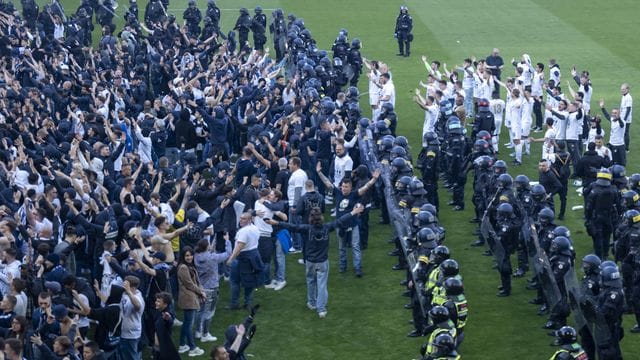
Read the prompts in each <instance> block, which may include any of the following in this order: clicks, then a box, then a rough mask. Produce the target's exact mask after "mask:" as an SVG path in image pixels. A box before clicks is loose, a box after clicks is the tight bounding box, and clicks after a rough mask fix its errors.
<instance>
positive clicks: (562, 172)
mask: <svg viewBox="0 0 640 360" xmlns="http://www.w3.org/2000/svg"><path fill="white" fill-rule="evenodd" d="M571 161H573V160H572V156H571V154H570V153H568V152H567V151H565V150H560V151H558V152H556V159H555V161H554V162H553V164H552V166H551V169H552V171H553V172H554V173H555V175H556V176H557V177H558V181H560V185H561V188H560V190H559V191H558V195H559V196H560V212H559V213H558V219H560V220H562V219H564V213H565V211H566V209H567V194H568V192H569V177H570V176H571V169H570V167H569V166H570V165H571ZM574 168H575V167H574ZM541 183H542V182H541ZM545 189H547V187H546V186H545ZM547 193H549V194H555V192H554V193H552V192H551V190H550V189H547ZM552 196H553V195H552Z"/></svg>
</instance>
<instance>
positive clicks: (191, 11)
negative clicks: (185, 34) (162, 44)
mask: <svg viewBox="0 0 640 360" xmlns="http://www.w3.org/2000/svg"><path fill="white" fill-rule="evenodd" d="M182 18H183V19H184V21H185V22H186V24H187V31H189V33H190V34H191V35H192V36H194V37H198V36H199V35H200V20H202V13H201V12H200V9H198V6H197V5H196V0H189V6H188V7H187V8H186V9H185V11H184V13H183V14H182Z"/></svg>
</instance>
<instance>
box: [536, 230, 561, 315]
mask: <svg viewBox="0 0 640 360" xmlns="http://www.w3.org/2000/svg"><path fill="white" fill-rule="evenodd" d="M530 233H531V240H532V241H533V246H534V247H535V249H536V253H535V256H534V261H533V269H534V270H535V272H536V275H537V276H538V280H539V282H540V286H542V292H543V293H544V297H545V299H546V300H547V306H549V309H553V308H554V307H555V306H557V305H558V304H559V303H560V301H561V300H562V296H561V295H560V289H559V288H558V284H557V283H556V279H555V277H554V276H553V272H552V270H551V264H550V263H549V258H547V254H545V252H544V250H542V248H541V247H540V243H539V242H538V234H537V233H536V231H535V228H532V229H531V231H530Z"/></svg>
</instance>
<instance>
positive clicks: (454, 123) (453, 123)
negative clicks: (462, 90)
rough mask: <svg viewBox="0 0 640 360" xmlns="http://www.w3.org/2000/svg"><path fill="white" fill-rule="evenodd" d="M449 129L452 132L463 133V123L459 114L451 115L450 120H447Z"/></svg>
mask: <svg viewBox="0 0 640 360" xmlns="http://www.w3.org/2000/svg"><path fill="white" fill-rule="evenodd" d="M447 130H448V131H449V133H451V134H462V130H463V129H462V123H461V122H460V119H458V117H457V116H451V117H450V118H449V120H447Z"/></svg>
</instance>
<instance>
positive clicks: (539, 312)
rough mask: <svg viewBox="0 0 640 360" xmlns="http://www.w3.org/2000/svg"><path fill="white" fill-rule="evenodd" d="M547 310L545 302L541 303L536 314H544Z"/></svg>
mask: <svg viewBox="0 0 640 360" xmlns="http://www.w3.org/2000/svg"><path fill="white" fill-rule="evenodd" d="M548 312H549V307H548V306H547V304H546V303H544V304H542V306H540V308H539V309H538V312H537V314H538V316H543V315H546V314H547V313H548Z"/></svg>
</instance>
